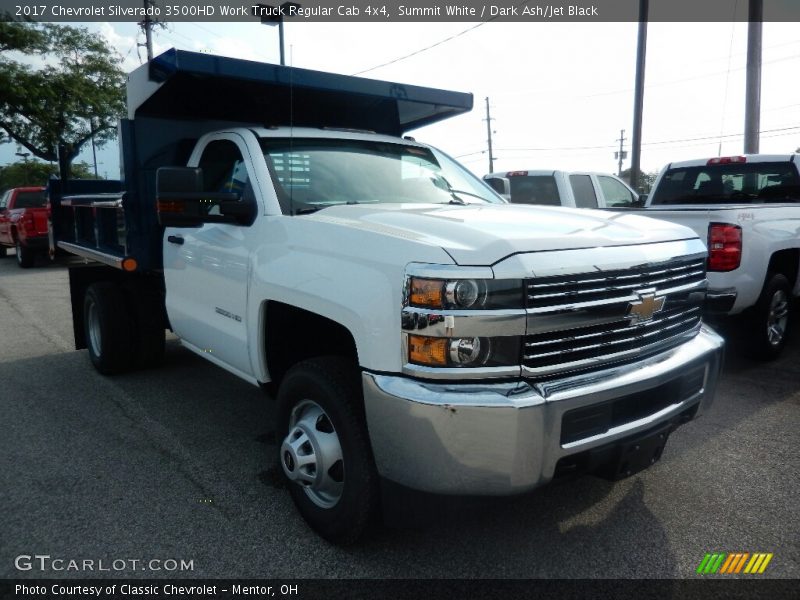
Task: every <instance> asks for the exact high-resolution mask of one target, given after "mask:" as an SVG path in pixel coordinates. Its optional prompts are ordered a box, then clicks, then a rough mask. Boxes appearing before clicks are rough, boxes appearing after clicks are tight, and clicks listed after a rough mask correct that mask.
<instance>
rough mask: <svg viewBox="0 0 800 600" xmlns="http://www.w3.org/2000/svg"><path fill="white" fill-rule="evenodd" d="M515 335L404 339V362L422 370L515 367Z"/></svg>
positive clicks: (517, 352)
mask: <svg viewBox="0 0 800 600" xmlns="http://www.w3.org/2000/svg"><path fill="white" fill-rule="evenodd" d="M520 340H521V338H520V337H519V336H508V337H496V338H488V337H461V338H445V337H428V336H423V335H409V336H408V362H410V363H412V364H416V365H422V366H426V367H497V366H508V365H514V364H519V359H520V347H521V346H520Z"/></svg>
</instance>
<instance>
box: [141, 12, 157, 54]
mask: <svg viewBox="0 0 800 600" xmlns="http://www.w3.org/2000/svg"><path fill="white" fill-rule="evenodd" d="M151 6H155V0H144V19H143V20H142V21H141V22H140V23H139V27H141V28H142V29H143V30H144V41H145V43H144V44H138V45H139V46H142V45H143V46H145V47H146V48H147V62H150V61H151V60H153V19H151V18H150V15H149V10H148V9H149V8H150V7H151ZM140 60H141V59H140Z"/></svg>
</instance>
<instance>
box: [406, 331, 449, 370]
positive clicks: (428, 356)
mask: <svg viewBox="0 0 800 600" xmlns="http://www.w3.org/2000/svg"><path fill="white" fill-rule="evenodd" d="M449 341H450V340H448V339H447V338H434V337H424V336H421V335H409V336H408V359H409V361H410V362H412V363H415V364H418V365H427V366H430V367H444V366H447V344H448V342H449Z"/></svg>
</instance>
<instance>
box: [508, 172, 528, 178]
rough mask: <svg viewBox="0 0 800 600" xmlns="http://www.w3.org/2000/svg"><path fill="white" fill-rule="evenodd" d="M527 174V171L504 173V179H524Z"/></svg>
mask: <svg viewBox="0 0 800 600" xmlns="http://www.w3.org/2000/svg"><path fill="white" fill-rule="evenodd" d="M527 174H528V172H527V171H509V172H508V173H506V177H525V175H527Z"/></svg>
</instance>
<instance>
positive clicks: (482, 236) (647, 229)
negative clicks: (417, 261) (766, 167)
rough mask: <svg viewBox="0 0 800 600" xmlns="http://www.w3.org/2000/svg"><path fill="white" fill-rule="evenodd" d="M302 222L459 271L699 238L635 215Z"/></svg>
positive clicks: (446, 209) (416, 212)
mask: <svg viewBox="0 0 800 600" xmlns="http://www.w3.org/2000/svg"><path fill="white" fill-rule="evenodd" d="M302 218H309V219H313V220H318V221H322V222H327V223H331V224H338V225H342V226H346V227H352V228H354V229H360V230H366V231H371V232H373V233H381V234H385V235H391V236H395V237H401V238H404V239H409V240H414V241H418V242H420V243H424V244H428V245H435V246H439V247H441V248H443V249H444V250H445V251H446V252H447V253H448V254H450V256H452V257H453V260H454V261H455V262H456V263H457V264H459V265H493V264H495V263H497V262H499V261H501V260H503V259H504V258H506V257H508V256H509V255H511V254H517V253H522V252H542V251H552V250H574V249H578V248H596V247H601V246H627V245H634V244H648V243H657V242H666V241H671V240H681V239H688V238H695V237H697V236H696V235H695V233H694V232H693V231H692V230H690V229H688V228H686V227H683V226H681V225H675V224H672V223H668V222H666V221H659V220H656V219H651V218H648V217H641V216H638V215H633V214H626V213H620V212H605V211H600V210H586V209H575V208H561V207H543V206H525V205H519V204H493V205H484V204H480V205H477V204H470V205H466V206H459V205H450V204H447V205H432V204H378V205H366V204H356V205H342V206H332V207H329V208H326V209H324V210H321V211H319V212H317V213H314V214H312V215H309V216H308V217H302Z"/></svg>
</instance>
